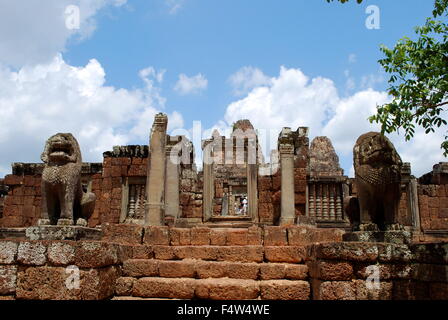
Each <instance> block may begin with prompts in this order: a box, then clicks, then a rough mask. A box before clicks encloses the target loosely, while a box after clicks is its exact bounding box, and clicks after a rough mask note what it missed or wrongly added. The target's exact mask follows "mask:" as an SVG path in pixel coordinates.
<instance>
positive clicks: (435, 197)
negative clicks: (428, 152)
mask: <svg viewBox="0 0 448 320" xmlns="http://www.w3.org/2000/svg"><path fill="white" fill-rule="evenodd" d="M418 182H419V185H418V203H419V209H420V225H421V228H422V231H424V232H434V231H448V171H447V164H446V163H439V164H436V165H434V169H433V171H432V172H430V173H428V174H425V175H424V176H422V177H421V178H420V179H419V180H418Z"/></svg>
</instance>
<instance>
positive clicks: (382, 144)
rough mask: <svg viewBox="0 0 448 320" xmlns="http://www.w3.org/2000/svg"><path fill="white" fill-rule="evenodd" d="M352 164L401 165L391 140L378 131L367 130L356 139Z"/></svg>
mask: <svg viewBox="0 0 448 320" xmlns="http://www.w3.org/2000/svg"><path fill="white" fill-rule="evenodd" d="M353 156H354V159H353V160H354V161H353V162H354V165H355V167H356V166H361V165H370V166H372V167H379V166H394V165H398V166H401V165H402V161H401V158H400V156H399V154H398V153H397V151H396V150H395V148H394V146H393V144H392V142H390V140H389V139H388V138H387V137H386V136H384V135H382V134H381V133H379V132H368V133H365V134H363V135H362V136H360V137H359V138H358V140H357V141H356V145H355V147H354V150H353Z"/></svg>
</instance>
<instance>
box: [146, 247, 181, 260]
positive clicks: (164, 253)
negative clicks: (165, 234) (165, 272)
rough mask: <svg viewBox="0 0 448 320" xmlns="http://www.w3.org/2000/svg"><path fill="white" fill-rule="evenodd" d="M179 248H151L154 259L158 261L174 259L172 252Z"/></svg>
mask: <svg viewBox="0 0 448 320" xmlns="http://www.w3.org/2000/svg"><path fill="white" fill-rule="evenodd" d="M178 248H179V247H170V246H153V247H152V250H153V252H154V258H156V259H160V260H172V259H175V258H176V255H175V254H174V250H178Z"/></svg>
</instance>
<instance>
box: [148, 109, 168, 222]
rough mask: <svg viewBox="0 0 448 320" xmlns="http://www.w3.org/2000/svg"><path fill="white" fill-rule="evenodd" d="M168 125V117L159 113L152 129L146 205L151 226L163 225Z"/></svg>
mask: <svg viewBox="0 0 448 320" xmlns="http://www.w3.org/2000/svg"><path fill="white" fill-rule="evenodd" d="M167 125H168V117H167V116H166V115H165V114H163V113H158V114H157V115H156V116H155V118H154V124H153V125H152V129H151V138H150V142H149V143H150V144H149V152H150V155H149V156H150V158H149V162H148V170H147V180H146V190H147V191H146V192H147V194H146V205H145V225H150V226H160V225H163V217H164V211H165V210H164V209H165V205H164V201H165V199H164V196H165V195H164V191H165V167H166V160H165V158H166V156H165V146H166V128H167Z"/></svg>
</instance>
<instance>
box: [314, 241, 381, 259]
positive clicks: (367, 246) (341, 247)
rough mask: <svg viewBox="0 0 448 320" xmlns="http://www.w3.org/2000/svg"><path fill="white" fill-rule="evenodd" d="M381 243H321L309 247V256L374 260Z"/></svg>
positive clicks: (376, 257)
mask: <svg viewBox="0 0 448 320" xmlns="http://www.w3.org/2000/svg"><path fill="white" fill-rule="evenodd" d="M382 247H383V246H382V245H381V244H377V243H364V242H339V243H322V244H316V245H312V246H310V247H309V249H310V252H309V254H308V255H309V256H310V257H314V258H318V259H325V260H348V261H372V262H373V261H376V260H377V259H378V254H379V250H380V249H379V248H382Z"/></svg>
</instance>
